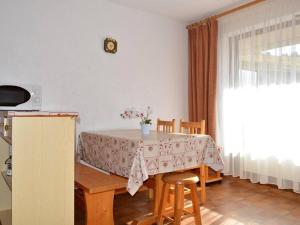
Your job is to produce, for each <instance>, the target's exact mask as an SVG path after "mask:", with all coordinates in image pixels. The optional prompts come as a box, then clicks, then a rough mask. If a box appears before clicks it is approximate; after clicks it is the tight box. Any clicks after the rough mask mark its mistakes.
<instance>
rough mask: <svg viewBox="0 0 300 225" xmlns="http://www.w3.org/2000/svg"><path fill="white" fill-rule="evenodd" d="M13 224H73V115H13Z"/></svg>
mask: <svg viewBox="0 0 300 225" xmlns="http://www.w3.org/2000/svg"><path fill="white" fill-rule="evenodd" d="M12 132H13V134H12V137H13V157H12V160H13V176H12V181H13V189H12V190H13V191H12V204H13V209H12V220H13V224H14V225H74V149H75V145H74V142H75V141H74V137H75V135H74V134H75V119H73V118H69V117H52V118H51V117H37V118H35V117H32V118H31V117H27V118H26V117H24V118H22V117H16V118H13V131H12Z"/></svg>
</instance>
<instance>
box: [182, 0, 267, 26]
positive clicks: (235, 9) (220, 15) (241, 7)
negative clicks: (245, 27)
mask: <svg viewBox="0 0 300 225" xmlns="http://www.w3.org/2000/svg"><path fill="white" fill-rule="evenodd" d="M264 1H266V0H254V1H252V2H248V3H246V4H243V5H240V6H238V7H235V8H233V9H229V10H227V11H224V12H221V13H219V14H217V15H214V16H210V17H214V18H216V19H218V18H220V17H222V16H226V15H229V14H231V13H234V12H236V11H239V10H241V9H244V8H247V7H250V6H253V5H256V4H258V3H260V2H264ZM207 20H208V18H205V19H203V20H201V21H199V22H196V23H192V24H190V25H187V26H186V29H192V28H194V27H197V26H199V25H201V24H205V23H206V22H207Z"/></svg>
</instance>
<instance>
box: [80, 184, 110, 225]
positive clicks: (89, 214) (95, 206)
mask: <svg viewBox="0 0 300 225" xmlns="http://www.w3.org/2000/svg"><path fill="white" fill-rule="evenodd" d="M84 197H85V204H86V225H114V217H113V203H114V190H111V191H106V192H101V193H95V194H90V193H87V192H85V193H84Z"/></svg>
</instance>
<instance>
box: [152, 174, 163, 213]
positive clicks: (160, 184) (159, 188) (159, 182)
mask: <svg viewBox="0 0 300 225" xmlns="http://www.w3.org/2000/svg"><path fill="white" fill-rule="evenodd" d="M162 188H163V181H162V174H157V175H155V190H154V194H155V196H154V201H153V212H154V215H158V209H159V203H160V199H161V195H162Z"/></svg>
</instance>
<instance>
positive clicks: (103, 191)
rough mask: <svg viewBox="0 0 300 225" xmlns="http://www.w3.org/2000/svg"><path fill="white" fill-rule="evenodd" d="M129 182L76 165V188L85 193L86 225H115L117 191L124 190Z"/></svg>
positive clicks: (122, 178)
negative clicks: (115, 197) (114, 204)
mask: <svg viewBox="0 0 300 225" xmlns="http://www.w3.org/2000/svg"><path fill="white" fill-rule="evenodd" d="M127 182H128V180H127V179H126V178H124V177H120V176H116V175H107V174H105V173H102V172H99V171H97V170H95V169H93V168H90V167H88V166H85V165H82V164H80V163H76V164H75V186H76V187H77V188H79V189H81V190H82V191H83V193H84V194H83V195H84V201H85V206H86V225H113V224H114V219H113V201H114V195H115V190H119V189H124V188H126V186H127Z"/></svg>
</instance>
